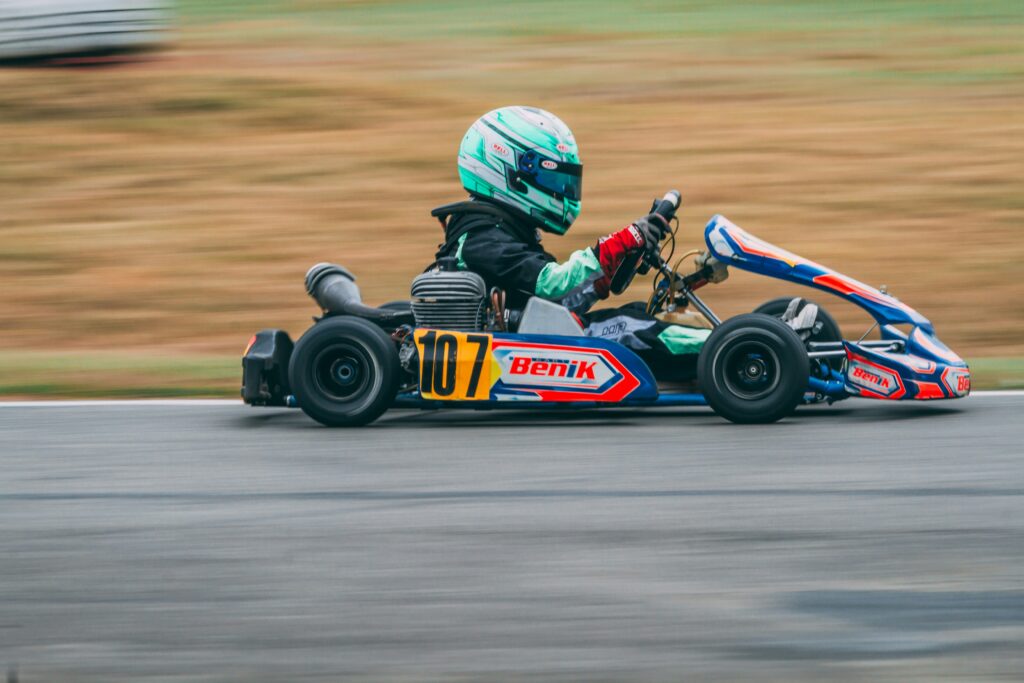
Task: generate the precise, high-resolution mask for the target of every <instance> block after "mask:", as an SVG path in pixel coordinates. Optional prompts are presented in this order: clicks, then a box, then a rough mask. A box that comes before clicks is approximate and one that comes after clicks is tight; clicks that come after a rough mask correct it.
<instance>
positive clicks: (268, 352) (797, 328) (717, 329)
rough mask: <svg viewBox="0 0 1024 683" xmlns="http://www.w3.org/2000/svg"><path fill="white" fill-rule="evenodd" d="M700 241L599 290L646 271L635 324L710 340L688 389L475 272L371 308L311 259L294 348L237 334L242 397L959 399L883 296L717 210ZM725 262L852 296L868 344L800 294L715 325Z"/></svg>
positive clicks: (383, 400)
mask: <svg viewBox="0 0 1024 683" xmlns="http://www.w3.org/2000/svg"><path fill="white" fill-rule="evenodd" d="M678 207H679V193H678V192H675V191H672V192H669V193H668V194H666V195H665V197H664V198H663V199H662V200H660V201H659V202H656V203H655V206H654V211H656V212H657V213H659V214H660V215H662V216H663V217H664V218H665V219H666V220H670V221H671V220H673V219H674V217H675V214H676V211H677V209H678ZM675 225H676V226H678V221H677V222H676V223H675ZM677 229H678V227H677ZM675 235H676V231H672V232H671V243H672V248H673V249H674V246H675ZM667 241H668V240H666V242H667ZM704 241H705V245H706V250H704V251H703V252H702V253H699V255H698V256H697V258H696V260H695V269H694V270H693V272H690V273H687V274H680V273H679V272H678V265H679V263H681V262H682V260H683V259H680V260H679V261H678V262H677V264H676V268H672V267H670V265H669V261H670V258H664V257H663V256H662V254H661V253H651V252H645V253H639V254H636V255H634V256H633V257H631V258H629V259H627V260H626V261H625V262H624V263H623V264H622V265H621V266H620V267H619V269H618V270H617V271H616V273H615V274H614V276H613V278H612V283H611V290H612V292H613V293H615V294H619V293H622V292H623V291H625V290H626V288H627V287H628V286H629V284H630V283H631V282H632V280H633V278H634V276H635V275H636V274H637V273H644V272H648V271H651V270H653V271H654V272H655V277H654V285H653V292H652V294H651V296H650V299H649V300H648V303H647V312H648V313H649V314H651V315H654V316H668V317H663V319H666V320H669V321H671V320H672V317H671V316H672V315H674V314H678V313H679V312H681V311H689V310H690V307H692V309H696V311H698V312H699V314H700V315H701V316H702V317H703V318H704V319H705V320H706V321H707V323H706V324H707V325H709V326H710V327H711V328H712V332H711V334H710V336H709V337H708V339H707V342H706V343H705V345H704V347H703V349H702V351H701V353H700V356H699V358H698V360H697V383H696V387H694V388H691V389H689V390H679V389H673V388H672V387H669V386H665V385H663V386H661V387H659V384H658V381H657V380H656V378H655V376H654V373H652V371H651V369H650V368H649V367H648V365H647V364H645V363H644V361H643V360H642V359H641V358H640V357H639V356H638V355H637V354H636V353H635V352H634V351H632V350H631V349H629V348H627V347H625V346H623V345H622V344H619V343H616V342H613V341H608V340H604V339H600V338H596V337H588V336H585V335H584V332H583V327H582V325H581V324H580V322H579V319H578V318H577V317H576V316H575V315H573V314H572V313H571V312H570V311H569V310H568V309H567V308H565V307H563V306H561V305H559V304H557V303H553V302H550V301H546V300H542V299H539V298H536V297H534V298H531V299H529V301H528V303H527V304H526V305H525V307H524V308H523V309H522V310H512V309H508V308H506V307H505V306H504V300H505V297H504V292H502V291H501V290H498V289H496V288H495V289H492V290H491V291H488V290H487V288H486V285H485V284H484V281H483V279H482V278H481V277H480V276H479V275H477V274H475V273H471V272H467V271H458V270H455V269H454V268H452V269H445V268H443V267H442V268H439V269H434V270H431V271H428V272H426V273H423V274H422V275H419V276H417V277H416V278H415V279H414V280H413V283H412V292H411V294H412V298H411V300H410V301H402V302H392V303H390V304H385V305H383V306H380V307H373V306H367V305H365V304H363V303H362V300H361V297H360V293H359V289H358V287H357V286H356V284H355V277H354V276H353V275H352V274H351V273H350V272H349V271H348V270H346V269H345V268H343V267H341V266H336V265H332V264H325V263H322V264H318V265H316V266H314V267H313V268H311V269H310V270H309V272H308V273H307V275H306V288H307V291H308V293H309V294H310V295H311V296H312V297H313V298H314V299H315V300H316V301H317V303H318V304H319V305H320V308H321V309H322V310H323V316H322V317H319V318H316V319H315V323H314V324H313V325H312V327H310V328H309V329H308V330H306V332H305V333H304V334H303V335H302V336H301V337H300V338H299V340H298V341H297V342H295V343H294V344H293V342H292V340H291V338H290V337H289V335H288V333H287V332H285V331H283V330H278V329H267V330H263V331H261V332H259V333H257V334H256V335H254V336H253V337H252V339H251V340H250V342H249V345H248V347H247V348H246V350H245V353H244V355H243V359H242V367H243V374H242V392H241V393H242V398H243V399H244V401H245V402H246V403H248V404H250V405H260V406H298V407H299V408H301V409H302V410H303V411H304V412H305V413H306V414H307V415H309V416H310V417H312V418H313V419H314V420H316V421H318V422H320V423H322V424H324V425H328V426H332V427H343V426H344V427H349V426H358V425H365V424H367V423H369V422H372V421H373V420H375V419H376V418H377V417H379V416H380V415H381V414H382V413H383V412H384V411H386V410H387V409H388V408H389V407H392V406H401V407H418V408H425V409H432V408H442V407H444V408H474V409H493V408H506V407H514V408H525V407H527V406H529V407H530V408H546V407H562V408H566V407H580V408H593V407H599V406H625V407H637V406H692V405H709V406H710V407H711V408H712V409H713V410H714V411H715V412H716V413H717V414H718V415H720V416H722V417H724V418H726V419H727V420H730V421H732V422H737V423H770V422H775V421H777V420H780V419H782V418H784V417H786V416H787V415H790V414H791V413H792V412H793V411H794V410H795V409H796V408H797V407H798V406H799V405H801V404H805V403H814V402H821V401H827V402H830V403H831V402H834V401H838V400H844V399H847V398H850V397H862V398H870V399H886V400H934V399H953V398H960V397H962V396H966V395H967V394H968V393H969V392H970V387H971V379H970V371H969V369H968V367H967V364H966V363H964V361H963V360H962V359H961V358H960V357H959V356H957V355H956V354H955V353H953V351H951V350H950V349H949V348H947V347H946V346H945V345H944V344H943V343H942V342H940V341H939V340H938V338H937V337H936V336H935V330H934V328H933V326H932V324H931V322H929V321H928V319H927V318H925V317H924V316H923V315H921V314H920V313H918V312H917V311H915V310H914V309H912V308H911V307H909V306H907V305H906V304H904V303H902V302H900V301H899V300H897V299H895V298H894V297H892V296H890V295H889V294H887V293H885V292H883V291H879V290H877V289H875V288H873V287H869V286H868V285H865V284H863V283H861V282H858V281H856V280H854V279H852V278H849V277H847V276H845V275H842V274H840V273H838V272H836V271H834V270H831V269H829V268H827V267H825V266H822V265H819V264H817V263H814V262H813V261H809V260H807V259H805V258H802V257H800V256H797V255H796V254H792V253H790V252H788V251H785V250H783V249H780V248H778V247H776V246H773V245H771V244H769V243H768V242H765V241H763V240H760V239H758V238H757V237H754V236H753V235H751V234H750V233H748V232H746V231H744V230H742V229H741V228H739V227H738V226H736V225H735V224H733V223H731V222H730V221H729V220H728V219H726V218H725V217H723V216H720V215H716V216H714V217H713V218H712V219H711V221H710V222H709V223H708V224H707V227H706V228H705V230H704ZM693 253H696V252H693ZM670 255H671V254H670ZM729 268H740V269H742V270H747V271H750V272H752V273H757V274H759V275H764V276H767V277H773V278H778V279H781V280H787V281H789V282H793V283H796V284H800V285H806V286H808V287H811V288H814V289H818V290H822V291H825V292H829V293H831V294H834V295H835V296H838V297H840V298H842V299H846V300H847V301H850V302H853V303H854V304H857V305H858V306H860V307H861V308H863V309H864V310H866V311H867V312H868V313H869V314H870V315H871V316H872V317H873V318H874V320H875V325H873V326H872V328H874V327H877V328H878V330H879V333H880V339H877V340H870V341H864V337H866V336H867V333H865V335H863V336H862V337H861V338H860V339H858V340H857V341H850V340H846V339H843V338H842V336H841V333H840V330H839V326H838V325H837V324H836V322H835V321H834V319H833V318H832V317H831V316H830V315H829V314H828V313H827V312H826V311H825V309H824V308H822V307H820V306H818V305H816V304H814V303H812V302H810V301H807V300H804V299H800V298H796V299H776V300H773V301H769V302H767V303H765V304H764V305H762V306H760V307H758V308H757V309H756V310H755V311H754V312H753V313H747V314H743V315H738V316H735V317H733V318H730V319H728V320H725V321H722V320H720V319H719V318H718V317H717V316H716V315H715V314H714V312H713V311H712V310H711V309H710V308H709V307H708V306H707V304H706V303H705V302H704V301H702V300H701V298H700V297H699V296H698V295H697V293H696V291H697V290H698V289H700V288H701V287H703V286H705V285H707V284H712V283H720V282H722V281H724V280H725V279H726V277H727V276H728V272H729ZM870 331H871V330H869V332H870Z"/></svg>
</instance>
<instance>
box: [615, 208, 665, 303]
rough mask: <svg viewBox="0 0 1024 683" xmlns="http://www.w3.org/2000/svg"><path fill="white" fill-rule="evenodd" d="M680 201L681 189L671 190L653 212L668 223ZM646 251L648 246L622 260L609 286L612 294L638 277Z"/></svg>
mask: <svg viewBox="0 0 1024 683" xmlns="http://www.w3.org/2000/svg"><path fill="white" fill-rule="evenodd" d="M680 201H681V199H680V196H679V190H669V191H668V192H666V193H665V196H664V197H662V198H661V201H659V202H658V203H657V205H656V206H655V207H654V211H653V212H652V213H656V214H658V215H659V216H661V217H662V218H664V219H665V222H666V223H668V222H669V221H671V220H672V218H673V217H674V216H675V215H676V211H677V210H678V209H679V203H680ZM646 253H647V248H646V246H645V248H644V249H641V250H639V251H635V252H633V253H632V254H630V255H629V256H627V257H626V258H624V259H623V260H622V263H620V264H619V267H618V268H616V269H615V274H614V275H613V276H612V283H611V286H610V287H609V289H610V290H611V293H612V294H622V293H623V292H624V291H626V288H627V287H629V285H630V283H631V282H633V278H635V277H636V274H637V271H639V270H640V268H641V267H642V266H643V265H644V256H645V254H646Z"/></svg>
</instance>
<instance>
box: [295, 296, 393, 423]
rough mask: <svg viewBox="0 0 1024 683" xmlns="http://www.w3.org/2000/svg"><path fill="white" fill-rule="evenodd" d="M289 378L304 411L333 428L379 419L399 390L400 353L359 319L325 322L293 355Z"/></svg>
mask: <svg viewBox="0 0 1024 683" xmlns="http://www.w3.org/2000/svg"><path fill="white" fill-rule="evenodd" d="M288 377H289V382H290V384H291V388H292V392H293V393H294V394H295V400H296V401H297V402H298V404H299V407H300V408H302V411H303V412H304V413H306V414H307V415H309V416H310V417H311V418H313V419H314V420H316V421H317V422H319V423H320V424H323V425H326V426H328V427H357V426H360V425H365V424H368V423H370V422H373V421H374V420H376V419H377V418H378V417H380V415H381V414H382V413H383V412H384V411H385V410H387V408H388V406H390V405H391V403H392V402H393V401H394V399H395V394H396V393H397V391H398V378H399V363H398V350H397V349H396V348H395V344H394V342H393V341H391V338H390V337H388V335H387V334H385V333H384V331H383V330H381V329H380V328H379V327H377V326H375V325H373V324H372V323H368V322H366V321H365V320H360V319H359V318H353V317H349V316H337V317H331V318H324V319H323V320H321V321H319V322H318V323H316V324H315V325H313V327H311V328H309V329H308V330H306V333H305V334H303V335H302V337H301V338H300V339H299V341H298V342H296V344H295V350H294V351H293V352H292V358H291V362H290V363H289V365H288Z"/></svg>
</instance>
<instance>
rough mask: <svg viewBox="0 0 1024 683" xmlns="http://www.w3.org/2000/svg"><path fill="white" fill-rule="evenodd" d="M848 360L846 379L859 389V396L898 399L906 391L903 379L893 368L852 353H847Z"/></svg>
mask: <svg viewBox="0 0 1024 683" xmlns="http://www.w3.org/2000/svg"><path fill="white" fill-rule="evenodd" d="M849 360H850V362H849V365H848V367H847V370H846V380H847V381H848V382H849V383H850V384H851V385H853V386H855V387H857V388H858V389H860V393H861V396H870V397H873V398H891V399H898V398H902V397H903V395H904V394H906V393H907V390H906V388H905V387H904V386H903V380H901V379H900V376H899V373H897V372H896V371H895V370H890V369H889V368H885V367H883V366H881V365H878V364H876V363H872V362H871V361H869V360H868V359H867V358H864V357H862V356H858V355H855V354H852V353H851V354H849Z"/></svg>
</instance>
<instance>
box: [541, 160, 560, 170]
mask: <svg viewBox="0 0 1024 683" xmlns="http://www.w3.org/2000/svg"><path fill="white" fill-rule="evenodd" d="M540 165H541V166H543V167H544V168H546V169H548V170H549V171H554V170H555V169H556V168H558V164H556V163H555V162H553V161H551V160H550V159H544V160H542V161H541V162H540Z"/></svg>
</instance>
